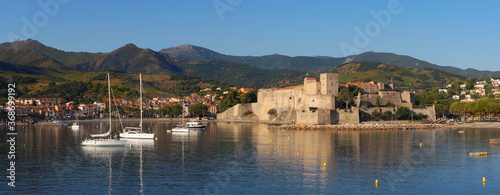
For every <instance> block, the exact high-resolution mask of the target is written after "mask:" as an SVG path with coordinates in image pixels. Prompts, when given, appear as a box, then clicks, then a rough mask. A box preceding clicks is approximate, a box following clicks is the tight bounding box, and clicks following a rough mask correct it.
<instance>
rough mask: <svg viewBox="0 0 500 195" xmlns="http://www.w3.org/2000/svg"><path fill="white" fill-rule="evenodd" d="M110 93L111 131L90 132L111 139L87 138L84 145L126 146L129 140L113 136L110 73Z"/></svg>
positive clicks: (95, 135)
mask: <svg viewBox="0 0 500 195" xmlns="http://www.w3.org/2000/svg"><path fill="white" fill-rule="evenodd" d="M108 94H109V98H108V99H109V131H108V132H106V133H103V134H90V136H91V137H93V138H94V137H107V136H109V139H85V140H83V141H82V146H125V144H127V140H118V139H112V138H111V129H112V128H111V127H112V126H111V82H110V78H109V73H108Z"/></svg>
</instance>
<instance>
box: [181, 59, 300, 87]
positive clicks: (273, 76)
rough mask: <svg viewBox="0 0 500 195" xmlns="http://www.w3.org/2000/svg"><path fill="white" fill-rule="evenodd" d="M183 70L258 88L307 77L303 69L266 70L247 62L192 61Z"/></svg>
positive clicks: (283, 83)
mask: <svg viewBox="0 0 500 195" xmlns="http://www.w3.org/2000/svg"><path fill="white" fill-rule="evenodd" d="M183 70H184V73H185V74H187V75H193V76H199V77H201V78H205V79H211V80H216V81H219V82H223V83H229V84H231V85H234V86H242V87H251V88H256V89H259V88H263V87H285V86H290V85H296V84H299V83H301V82H303V79H304V77H305V73H304V72H301V71H294V70H264V69H260V68H256V67H254V66H250V65H247V64H240V63H233V62H224V61H211V62H196V63H190V64H189V65H187V66H186V67H184V68H183Z"/></svg>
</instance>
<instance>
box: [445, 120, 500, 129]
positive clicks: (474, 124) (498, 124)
mask: <svg viewBox="0 0 500 195" xmlns="http://www.w3.org/2000/svg"><path fill="white" fill-rule="evenodd" d="M450 127H452V128H478V129H486V128H488V129H500V122H472V123H460V124H455V125H453V126H451V125H450Z"/></svg>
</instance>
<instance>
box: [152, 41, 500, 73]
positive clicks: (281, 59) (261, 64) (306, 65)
mask: <svg viewBox="0 0 500 195" xmlns="http://www.w3.org/2000/svg"><path fill="white" fill-rule="evenodd" d="M159 52H160V53H165V54H168V55H171V56H172V57H174V58H177V59H179V60H182V61H184V62H195V61H213V60H222V61H228V62H237V63H243V64H249V65H252V66H255V67H258V68H262V69H267V70H278V69H289V70H300V71H303V72H324V71H327V70H329V69H331V68H332V67H334V66H338V65H341V64H345V63H349V62H354V61H372V62H382V63H391V64H395V65H399V66H402V67H406V68H412V69H420V68H435V69H438V70H443V71H446V72H449V73H452V74H456V75H461V76H465V77H470V78H472V77H487V76H489V77H500V71H480V70H476V69H472V68H468V69H465V70H464V69H460V68H456V67H452V66H439V65H436V64H432V63H429V62H426V61H423V60H419V59H416V58H413V57H410V56H405V55H398V54H393V53H380V52H365V53H362V54H359V55H354V56H348V57H340V58H335V57H328V56H312V57H307V56H299V57H290V56H285V55H279V54H274V55H266V56H231V55H225V54H221V53H218V52H215V51H212V50H209V49H206V48H203V47H198V46H193V45H181V46H179V47H171V48H167V49H162V50H160V51H159Z"/></svg>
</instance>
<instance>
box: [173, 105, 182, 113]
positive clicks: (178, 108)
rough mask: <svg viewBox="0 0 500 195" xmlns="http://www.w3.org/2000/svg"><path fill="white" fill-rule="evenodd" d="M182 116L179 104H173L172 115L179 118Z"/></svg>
mask: <svg viewBox="0 0 500 195" xmlns="http://www.w3.org/2000/svg"><path fill="white" fill-rule="evenodd" d="M181 114H182V106H181V105H180V104H175V105H173V106H172V115H174V116H179V115H181Z"/></svg>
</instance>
